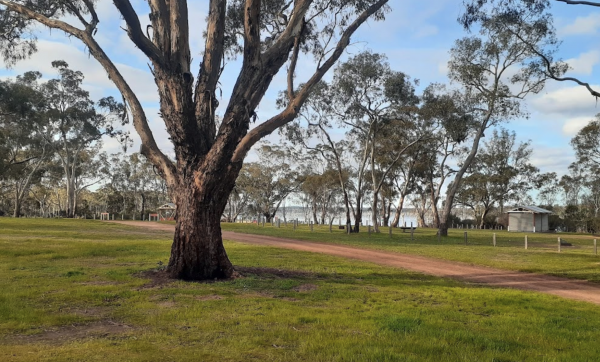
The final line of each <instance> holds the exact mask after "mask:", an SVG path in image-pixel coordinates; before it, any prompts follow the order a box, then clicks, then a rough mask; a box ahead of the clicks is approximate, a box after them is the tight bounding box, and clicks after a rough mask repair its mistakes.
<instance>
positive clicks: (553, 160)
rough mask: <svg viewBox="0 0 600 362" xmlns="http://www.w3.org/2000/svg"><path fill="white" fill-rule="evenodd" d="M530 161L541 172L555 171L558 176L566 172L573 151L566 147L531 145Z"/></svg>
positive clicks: (573, 158) (572, 157)
mask: <svg viewBox="0 0 600 362" xmlns="http://www.w3.org/2000/svg"><path fill="white" fill-rule="evenodd" d="M530 160H531V163H532V164H533V165H534V166H536V167H537V168H539V169H540V171H541V172H556V173H557V174H558V176H559V177H560V176H562V175H564V174H567V173H568V168H569V165H570V164H571V163H572V162H573V161H574V160H575V157H574V156H573V151H572V150H571V149H570V148H568V147H548V146H543V145H537V144H534V145H533V153H532V155H531V159H530Z"/></svg>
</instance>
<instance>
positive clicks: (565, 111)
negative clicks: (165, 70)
mask: <svg viewBox="0 0 600 362" xmlns="http://www.w3.org/2000/svg"><path fill="white" fill-rule="evenodd" d="M132 2H133V3H134V5H135V6H136V8H137V9H138V14H139V15H140V18H141V21H142V23H143V24H144V25H145V24H146V23H147V22H148V20H147V19H148V17H147V8H146V5H145V4H146V2H145V1H142V0H134V1H132ZM207 4H208V1H199V0H197V1H194V0H190V1H189V8H190V18H191V19H193V20H192V21H191V25H190V28H191V42H192V56H193V58H194V60H195V63H194V67H193V69H194V70H193V73H194V75H196V73H197V69H198V68H197V64H198V61H199V60H200V59H201V54H202V48H203V39H202V31H203V30H204V25H205V18H206V13H207ZM390 6H391V7H392V12H391V13H390V14H388V15H387V19H386V21H384V22H373V21H370V22H369V23H367V24H365V25H364V26H363V27H362V28H361V29H360V30H359V31H358V32H357V33H356V34H355V36H354V37H353V38H352V43H353V45H351V46H350V47H349V48H348V50H347V54H346V55H345V57H348V56H351V55H352V54H356V53H358V52H360V51H362V50H365V49H370V50H372V51H374V52H379V53H384V54H386V55H387V57H388V60H389V62H390V64H391V66H392V68H393V69H395V70H399V71H403V72H405V73H407V74H409V75H410V76H411V77H412V78H416V79H419V80H420V82H421V86H422V87H425V86H427V85H428V84H429V83H431V82H441V83H447V82H448V80H447V77H446V71H445V68H446V63H447V61H448V58H449V55H448V51H449V49H450V48H451V47H452V45H453V43H454V41H455V40H456V39H458V38H461V37H463V36H466V35H467V34H466V33H465V31H464V30H463V29H462V28H461V26H460V25H459V24H458V23H457V22H456V19H457V17H458V16H459V14H460V13H461V11H462V1H461V0H430V1H415V0H413V1H403V0H392V1H390ZM552 12H553V13H554V15H555V25H556V28H557V30H558V34H559V38H560V39H561V40H562V41H563V44H562V46H561V50H560V53H559V56H560V57H561V58H563V59H565V60H568V61H569V63H570V64H571V66H572V67H573V70H571V71H570V72H569V75H572V76H575V77H578V78H581V79H583V80H585V81H587V82H589V83H591V84H592V85H594V84H596V88H597V89H600V82H597V81H596V79H598V75H599V72H600V69H599V68H598V67H597V65H598V63H599V62H600V47H598V45H597V41H598V33H599V31H600V8H594V7H588V6H573V5H566V4H563V3H559V2H553V9H552ZM98 13H99V17H100V24H99V31H98V33H97V35H96V37H97V39H98V40H99V42H100V43H101V45H102V46H103V47H104V49H105V50H106V51H107V52H108V53H109V55H110V56H111V57H112V59H113V60H114V61H115V62H116V63H117V64H118V67H119V68H120V69H121V71H122V73H123V74H124V76H125V77H126V79H127V80H128V82H129V83H130V84H131V86H132V87H133V89H134V90H135V91H136V93H137V94H138V96H139V97H140V100H141V101H142V103H143V105H144V107H145V109H146V113H147V115H148V117H149V119H150V121H151V127H152V128H153V130H154V132H155V137H156V139H157V141H158V143H159V145H160V146H161V147H162V148H163V149H165V151H169V150H170V149H171V146H170V144H169V141H168V138H167V134H166V132H165V130H164V126H163V124H162V121H161V119H160V117H159V116H158V96H157V92H156V86H155V85H154V82H153V79H152V76H151V74H150V72H149V70H148V66H147V61H146V60H145V58H144V56H143V54H142V53H141V52H140V51H139V50H137V49H136V48H135V47H134V46H133V45H132V44H131V42H130V41H129V39H128V38H127V35H126V34H125V32H124V31H123V30H122V29H120V26H124V24H122V21H121V20H120V17H119V15H118V13H117V12H116V10H115V9H114V5H113V4H112V1H108V0H100V1H98ZM71 20H73V19H71ZM38 34H39V39H40V42H39V44H38V47H39V52H38V53H37V54H35V55H34V56H33V57H32V58H31V59H28V60H25V61H22V62H20V63H18V64H17V65H16V66H15V67H13V68H12V69H2V70H0V76H3V77H6V76H14V75H16V74H21V73H23V72H25V71H28V70H38V71H41V72H42V73H43V74H44V76H45V77H46V78H51V77H53V76H55V73H53V71H52V69H51V66H50V62H51V61H52V60H56V59H63V60H66V61H67V62H68V63H69V64H70V66H71V68H73V69H77V70H81V71H83V72H84V74H85V75H86V80H85V87H86V89H88V90H89V91H90V92H91V94H92V96H93V97H94V98H96V99H97V98H100V97H102V96H107V95H114V96H118V93H117V92H116V90H115V88H114V86H113V85H112V83H111V82H110V80H109V79H108V77H107V76H106V73H105V72H104V70H103V69H102V68H101V67H100V66H99V64H98V63H97V62H96V61H95V60H94V59H93V58H91V57H89V56H88V55H87V53H86V51H85V48H84V47H83V46H82V44H81V43H80V42H79V41H78V40H77V39H71V38H67V37H66V36H65V35H64V34H62V33H61V32H58V31H52V33H50V32H48V30H47V29H44V28H41V27H40V32H39V33H38ZM314 66H315V65H314V63H313V62H312V59H309V58H304V59H302V60H301V61H300V62H299V66H298V72H297V78H298V80H297V82H302V81H303V80H304V79H306V78H307V77H308V76H309V75H310V74H311V73H312V71H314ZM238 68H239V63H237V62H229V63H228V64H227V67H226V70H225V73H224V75H223V78H222V80H221V83H222V90H223V95H222V99H221V100H220V104H221V105H223V106H224V105H225V104H227V102H228V97H229V93H230V92H231V87H232V85H233V83H234V82H235V79H236V77H237V70H238ZM284 88H285V75H284V74H280V75H278V76H277V77H276V78H275V79H274V81H273V83H272V85H271V88H270V89H269V91H268V92H267V94H266V96H265V98H264V99H263V102H262V103H261V105H260V107H259V109H258V112H257V113H258V117H259V122H260V121H264V120H267V119H268V118H270V117H271V116H272V115H274V114H275V112H276V111H277V110H276V107H275V98H276V95H277V93H278V91H279V90H282V89H284ZM525 103H526V108H527V109H528V111H529V112H530V117H529V118H528V119H516V120H511V121H510V123H508V124H505V125H504V126H505V127H506V128H508V129H512V130H514V131H515V132H516V133H517V136H518V138H519V139H520V140H523V141H526V140H529V139H531V140H532V145H533V147H534V153H533V159H532V161H533V163H534V164H535V165H536V166H537V167H539V168H540V169H541V170H542V171H544V172H549V171H554V172H557V173H558V174H564V173H565V172H567V166H568V165H569V164H570V163H571V162H573V161H574V160H575V159H574V156H573V151H572V149H571V146H570V145H569V141H570V139H571V138H572V137H573V135H575V134H576V133H577V131H578V130H579V129H581V128H582V127H583V126H584V125H585V124H587V122H588V121H589V120H591V119H592V118H593V117H594V116H595V115H596V114H597V113H599V112H600V110H599V109H598V106H597V104H596V100H595V99H594V98H593V97H591V96H590V95H589V94H588V93H587V92H586V90H585V89H584V88H582V87H579V86H577V85H575V84H573V83H559V82H553V81H551V82H549V83H548V84H547V86H546V88H545V89H544V91H543V92H542V93H540V94H539V95H534V96H531V97H529V98H528V99H527V100H526V101H525ZM129 129H130V130H131V131H132V134H133V138H134V140H135V142H136V144H135V146H134V147H133V148H132V150H138V149H139V141H138V139H139V137H138V136H137V134H135V131H134V130H133V127H129ZM271 139H272V140H275V141H276V140H277V138H276V136H272V137H271ZM105 149H106V150H107V151H109V152H116V151H118V150H119V147H118V145H117V144H116V142H115V141H114V140H106V141H105Z"/></svg>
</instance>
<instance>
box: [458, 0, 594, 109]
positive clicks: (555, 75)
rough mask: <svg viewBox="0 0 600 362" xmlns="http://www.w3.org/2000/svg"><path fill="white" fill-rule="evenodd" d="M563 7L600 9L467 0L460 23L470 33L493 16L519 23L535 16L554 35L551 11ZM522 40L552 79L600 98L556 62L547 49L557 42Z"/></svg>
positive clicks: (534, 0) (569, 1)
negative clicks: (573, 85)
mask: <svg viewBox="0 0 600 362" xmlns="http://www.w3.org/2000/svg"><path fill="white" fill-rule="evenodd" d="M556 2H559V3H562V4H566V5H583V6H591V7H600V3H598V2H594V1H576V0H557V1H553V2H551V1H550V0H521V1H519V0H516V1H515V0H466V1H464V4H465V12H464V13H463V14H462V15H461V17H460V18H459V22H460V23H461V24H462V25H463V26H464V27H465V29H467V30H470V29H471V28H472V27H473V26H474V25H476V24H479V23H481V22H485V21H487V20H488V19H490V18H491V17H493V16H496V17H502V18H504V19H505V20H506V21H507V22H510V23H519V22H528V21H530V20H531V18H532V17H531V14H538V16H537V17H534V19H535V25H536V27H537V28H539V29H547V30H549V31H551V32H552V33H553V32H554V31H553V19H552V16H551V15H550V13H549V12H548V9H549V8H550V6H551V4H552V3H556ZM521 40H522V41H523V42H524V44H526V45H527V46H528V48H529V51H530V52H531V53H533V54H535V55H536V56H537V57H538V59H539V61H540V62H541V64H542V69H543V71H544V73H545V74H546V76H547V77H548V78H551V79H554V80H556V81H559V82H574V83H577V84H579V85H580V86H583V87H585V88H586V89H587V90H588V92H589V93H590V94H591V95H592V96H593V97H596V98H597V97H599V96H600V92H598V91H597V90H595V89H593V88H592V86H591V85H590V84H589V83H587V82H585V81H582V80H580V79H578V78H576V77H573V76H564V73H565V72H566V71H567V70H568V68H569V67H568V65H567V64H566V63H563V62H560V61H559V62H556V61H554V55H555V51H554V48H553V47H550V48H547V47H546V46H547V45H556V44H557V42H556V40H551V41H547V42H542V43H539V42H536V41H535V39H528V38H525V37H522V38H521Z"/></svg>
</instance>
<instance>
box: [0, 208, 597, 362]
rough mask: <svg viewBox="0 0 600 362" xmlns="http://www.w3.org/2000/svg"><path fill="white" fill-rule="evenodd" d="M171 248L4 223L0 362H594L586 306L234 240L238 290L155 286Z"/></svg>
mask: <svg viewBox="0 0 600 362" xmlns="http://www.w3.org/2000/svg"><path fill="white" fill-rule="evenodd" d="M277 232H281V231H280V230H278V231H277ZM297 233H299V232H297ZM306 234H307V235H308V234H309V232H308V231H307V232H306ZM418 235H419V237H420V236H421V234H418ZM308 236H310V237H313V236H314V235H313V234H310V235H308ZM340 237H341V236H340ZM422 237H423V238H425V235H424V234H423V236H422ZM170 238H171V236H170V233H161V232H158V231H156V230H152V231H146V230H144V229H139V228H130V227H126V226H122V225H117V224H110V223H101V222H98V221H89V220H88V221H85V220H40V219H37V220H32V219H29V220H15V219H8V218H0V361H253V360H255V361H436V362H439V361H596V360H598V359H599V358H600V343H598V338H599V337H598V336H599V334H600V308H598V307H597V306H595V305H592V304H588V303H583V302H573V301H569V300H564V299H560V298H558V297H553V296H548V295H542V294H537V293H528V292H521V291H515V290H505V289H492V288H485V287H476V286H472V285H468V284H463V283H460V282H456V281H450V280H444V279H440V278H435V277H429V276H424V275H420V274H415V273H409V272H406V271H402V270H397V269H391V268H385V267H379V266H376V265H372V264H367V263H361V262H356V261H348V260H344V259H340V258H336V257H330V256H325V255H318V254H309V253H302V252H297V251H289V250H282V249H275V248H267V247H257V246H250V245H246V244H238V243H232V242H226V248H227V250H228V253H229V255H230V258H231V259H232V261H233V262H234V264H235V265H236V268H237V269H238V270H240V271H241V272H242V273H243V274H244V275H245V277H243V278H239V279H236V280H232V281H226V282H217V283H194V282H179V281H168V280H164V279H160V278H159V279H153V278H152V276H153V275H155V274H156V273H153V272H152V271H153V270H157V269H161V268H163V267H164V264H165V263H166V262H167V260H168V253H169V247H170ZM372 238H373V243H372V244H373V245H374V246H376V247H382V248H383V247H388V246H386V244H385V242H384V239H383V238H381V240H380V241H379V242H377V243H376V242H375V240H376V239H377V237H375V236H372ZM336 242H349V241H343V240H342V239H340V240H337V241H336ZM352 242H355V243H366V242H364V241H360V240H359V239H354V240H352ZM394 242H398V241H394ZM379 244H381V245H379ZM418 245H419V244H415V246H414V247H413V248H415V249H418ZM422 245H428V244H427V242H425V241H423V243H422ZM454 246H456V247H459V246H458V245H454ZM389 247H391V244H390V246H389ZM481 248H482V250H483V248H485V247H483V246H481ZM561 256H563V257H566V254H564V255H561ZM581 257H583V255H581Z"/></svg>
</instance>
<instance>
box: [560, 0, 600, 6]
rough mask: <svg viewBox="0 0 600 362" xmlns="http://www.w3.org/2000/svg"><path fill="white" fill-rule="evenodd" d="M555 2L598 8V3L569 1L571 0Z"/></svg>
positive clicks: (599, 4)
mask: <svg viewBox="0 0 600 362" xmlns="http://www.w3.org/2000/svg"><path fill="white" fill-rule="evenodd" d="M556 1H558V2H561V3H565V4H568V5H589V6H597V7H600V3H596V2H591V1H571V0H556Z"/></svg>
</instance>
